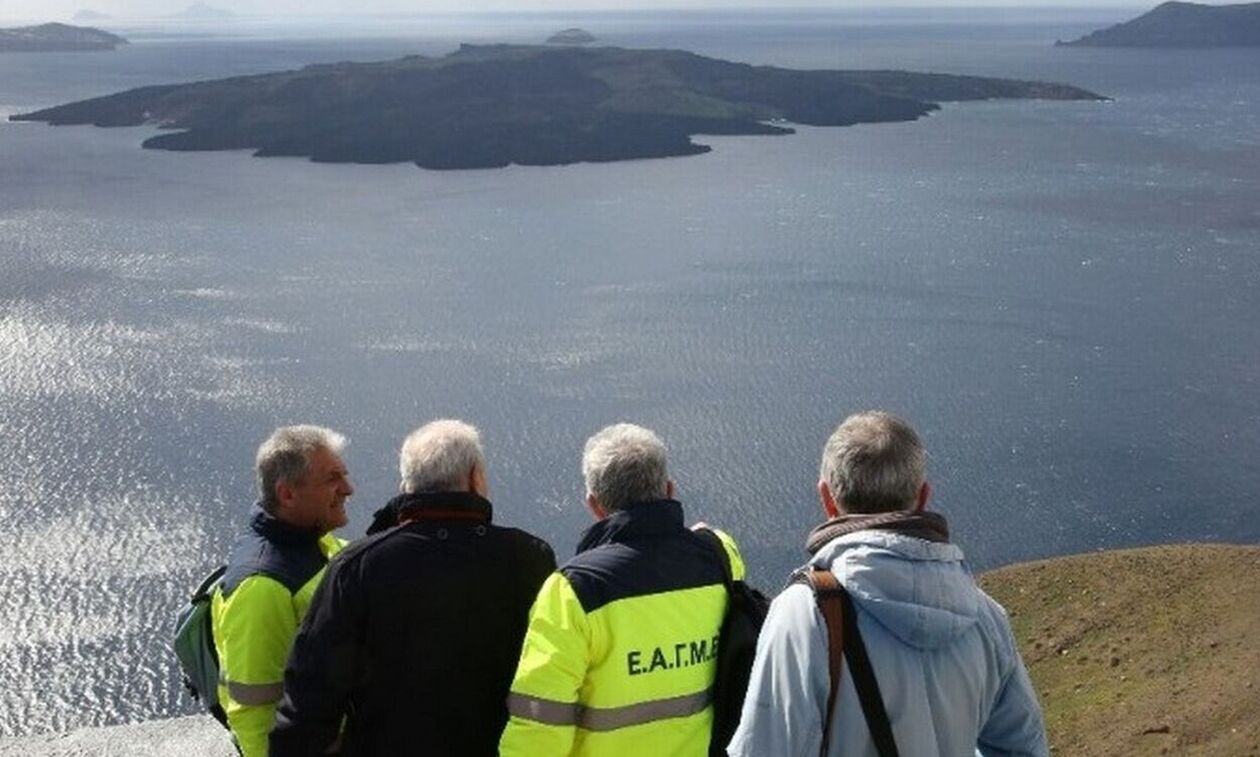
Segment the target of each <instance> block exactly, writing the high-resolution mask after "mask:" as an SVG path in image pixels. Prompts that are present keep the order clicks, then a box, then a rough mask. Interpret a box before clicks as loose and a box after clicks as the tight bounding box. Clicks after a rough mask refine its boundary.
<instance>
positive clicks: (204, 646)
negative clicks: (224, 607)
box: [173, 565, 228, 728]
mask: <svg viewBox="0 0 1260 757" xmlns="http://www.w3.org/2000/svg"><path fill="white" fill-rule="evenodd" d="M226 570H227V566H226V565H220V566H219V567H217V568H215V569H214V570H212V571H210V574H209V575H207V576H206V577H205V578H203V579H202V580H201V583H200V584H199V585H198V586H197V590H196V591H194V592H193V595H192V596H191V597H190V598H189V599H188V606H187V607H185V608H183V609H182V610H180V611H179V616H178V617H177V618H176V620H175V639H174V642H173V646H174V647H175V657H176V659H178V660H179V667H180V671H181V672H182V674H183V679H184V688H186V689H188V693H189V694H192V698H193V699H196V700H200V701H201V703H202V704H203V705H205V707H206V710H208V711H209V712H210V714H211V715H213V716H214V719H215V720H217V721H219V722H220V723H221V724H222V725H223V727H224V728H227V727H228V722H227V713H226V712H224V711H223V707H222V706H221V705H220V704H219V653H218V652H216V651H215V649H214V631H213V629H212V627H211V624H210V599H211V597H213V596H214V590H215V589H216V588H218V586H219V582H220V581H221V580H222V579H223V573H224V572H225V571H226Z"/></svg>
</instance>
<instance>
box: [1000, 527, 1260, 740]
mask: <svg viewBox="0 0 1260 757" xmlns="http://www.w3.org/2000/svg"><path fill="white" fill-rule="evenodd" d="M980 583H981V585H982V586H983V587H984V589H985V591H987V592H989V593H990V594H992V595H993V596H994V598H995V599H997V600H998V601H999V602H1001V603H1002V605H1003V606H1005V607H1006V608H1007V611H1008V612H1009V613H1010V615H1011V621H1012V626H1013V627H1014V630H1015V635H1016V637H1017V638H1018V639H1019V642H1020V648H1021V650H1022V652H1023V656H1024V662H1025V663H1026V664H1027V665H1028V670H1029V673H1030V674H1031V675H1032V678H1033V683H1034V685H1035V686H1036V689H1037V693H1038V695H1039V696H1040V697H1041V704H1042V707H1043V708H1044V710H1045V716H1046V727H1047V730H1048V731H1049V734H1050V744H1051V747H1052V748H1053V749H1054V751H1055V753H1056V754H1065V755H1074V757H1095V756H1096V757H1103V755H1106V756H1107V757H1114V756H1115V755H1134V757H1137V756H1139V755H1141V756H1143V757H1145V755H1159V754H1177V755H1214V756H1217V757H1220V756H1223V755H1255V754H1260V636H1257V634H1256V628H1255V626H1256V619H1257V618H1260V547H1251V546H1242V547H1235V546H1218V545H1194V546H1165V547H1149V548H1145V549H1133V550H1121V551H1114V552H1099V553H1096V554H1089V555H1079V556H1074V557H1061V558H1056V559H1052V560H1045V561H1041V562H1034V563H1027V564H1023V565H1013V566H1010V567H1007V568H1002V569H999V570H995V571H993V572H991V573H987V574H985V575H984V576H982V577H981V579H980Z"/></svg>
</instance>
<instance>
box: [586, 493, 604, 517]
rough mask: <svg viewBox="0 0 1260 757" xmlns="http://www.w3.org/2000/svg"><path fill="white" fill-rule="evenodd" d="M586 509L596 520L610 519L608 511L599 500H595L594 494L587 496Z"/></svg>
mask: <svg viewBox="0 0 1260 757" xmlns="http://www.w3.org/2000/svg"><path fill="white" fill-rule="evenodd" d="M586 509H587V510H590V511H591V515H593V516H594V517H595V520H603V519H604V518H607V517H608V511H607V510H606V509H604V506H603V505H601V504H600V503H599V500H597V499H595V495H594V494H587V495H586Z"/></svg>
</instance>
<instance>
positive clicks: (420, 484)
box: [398, 419, 486, 494]
mask: <svg viewBox="0 0 1260 757" xmlns="http://www.w3.org/2000/svg"><path fill="white" fill-rule="evenodd" d="M474 468H481V469H482V470H485V468H486V457H485V453H484V452H482V449H481V434H480V433H479V432H478V431H477V429H476V428H474V427H473V426H471V425H469V424H467V423H464V422H463V421H457V420H449V419H442V420H436V421H433V422H431V423H426V424H424V425H423V426H421V427H420V428H418V429H416V430H415V431H412V432H411V433H410V434H409V435H408V436H407V438H406V439H404V440H403V444H402V449H401V450H399V452H398V474H399V475H400V476H401V477H402V490H403V491H404V492H406V493H408V494H416V493H425V492H448V491H463V490H464V489H465V488H467V484H468V474H469V473H471V472H472V470H473V469H474Z"/></svg>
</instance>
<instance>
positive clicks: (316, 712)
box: [271, 493, 556, 757]
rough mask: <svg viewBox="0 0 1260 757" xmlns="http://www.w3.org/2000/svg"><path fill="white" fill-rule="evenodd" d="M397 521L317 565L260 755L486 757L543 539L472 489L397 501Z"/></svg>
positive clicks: (540, 569)
mask: <svg viewBox="0 0 1260 757" xmlns="http://www.w3.org/2000/svg"><path fill="white" fill-rule="evenodd" d="M390 507H391V508H392V509H393V510H395V511H396V512H397V513H398V514H399V516H400V522H401V523H402V525H399V526H396V527H394V528H390V529H387V530H385V531H382V532H380V533H377V534H374V535H372V536H369V537H367V538H366V539H364V540H363V541H360V542H358V543H356V544H353V545H351V546H350V547H347V548H346V549H345V550H343V551H342V552H341V553H340V554H338V555H337V556H336V557H335V558H334V559H333V561H332V562H331V563H330V564H329V567H328V571H327V573H326V574H325V576H324V580H323V582H322V583H321V584H320V587H319V589H318V590H317V591H316V593H315V597H314V598H313V599H312V601H311V607H310V610H308V611H307V614H306V618H305V619H304V620H303V622H302V626H301V628H300V629H299V630H298V634H297V638H296V640H295V641H294V644H293V652H292V653H291V655H290V656H289V663H288V667H287V669H286V670H285V674H284V683H285V686H284V698H283V699H282V700H281V702H280V706H279V708H278V709H277V711H276V725H275V728H274V729H273V730H272V732H271V755H272V757H287V756H289V755H311V756H312V757H313V756H314V755H321V754H323V753H324V751H325V749H326V748H327V747H328V745H330V744H332V743H333V742H334V741H335V739H336V737H337V730H338V726H339V725H340V723H341V721H342V718H343V716H344V717H345V719H346V723H345V730H344V733H343V737H342V749H341V754H343V755H451V756H452V757H457V756H460V755H494V754H496V751H497V747H498V742H499V734H500V732H501V731H502V730H503V727H504V725H505V724H506V723H507V707H506V704H505V702H506V699H507V693H508V687H509V685H510V684H511V681H512V675H513V673H514V672H515V671H516V664H517V661H518V659H519V656H520V650H521V642H522V640H523V639H524V636H525V626H526V622H527V620H528V615H529V608H530V605H531V604H533V601H534V598H535V596H536V595H537V593H538V589H539V587H540V586H542V583H543V581H544V580H546V578H547V576H548V575H550V574H551V572H552V571H554V570H555V567H556V561H555V555H554V554H553V553H552V551H551V548H550V547H549V546H547V544H546V542H544V541H542V540H541V539H538V538H536V537H534V536H531V535H529V534H527V533H525V532H524V531H520V530H518V529H514V528H500V527H499V526H494V525H491V523H490V519H491V505H490V503H489V502H487V501H486V500H484V499H482V498H481V497H478V496H477V495H475V494H466V493H446V494H420V495H403V496H402V497H399V498H397V499H395V500H394V501H393V502H391V503H390Z"/></svg>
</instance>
